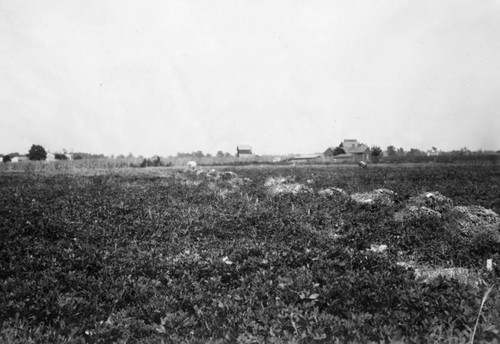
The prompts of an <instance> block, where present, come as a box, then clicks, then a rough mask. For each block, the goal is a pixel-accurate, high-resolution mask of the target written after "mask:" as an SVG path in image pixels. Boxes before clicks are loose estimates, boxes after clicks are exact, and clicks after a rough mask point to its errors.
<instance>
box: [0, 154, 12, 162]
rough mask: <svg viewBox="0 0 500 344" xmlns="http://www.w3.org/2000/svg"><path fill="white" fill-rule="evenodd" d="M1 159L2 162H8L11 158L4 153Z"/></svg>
mask: <svg viewBox="0 0 500 344" xmlns="http://www.w3.org/2000/svg"><path fill="white" fill-rule="evenodd" d="M2 161H3V162H9V161H12V158H11V157H10V155H4V156H3V157H2Z"/></svg>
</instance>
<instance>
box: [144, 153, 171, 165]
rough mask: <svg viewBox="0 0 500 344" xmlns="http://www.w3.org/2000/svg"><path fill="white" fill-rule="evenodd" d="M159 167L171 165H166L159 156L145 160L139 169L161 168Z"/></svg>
mask: <svg viewBox="0 0 500 344" xmlns="http://www.w3.org/2000/svg"><path fill="white" fill-rule="evenodd" d="M159 166H170V164H169V163H164V162H163V161H161V159H160V157H159V156H157V157H156V158H153V159H144V160H143V161H142V162H141V164H140V165H139V167H159Z"/></svg>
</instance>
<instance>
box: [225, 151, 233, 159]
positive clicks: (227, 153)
mask: <svg viewBox="0 0 500 344" xmlns="http://www.w3.org/2000/svg"><path fill="white" fill-rule="evenodd" d="M224 156H225V157H226V158H230V157H232V155H231V153H229V152H226V153H224Z"/></svg>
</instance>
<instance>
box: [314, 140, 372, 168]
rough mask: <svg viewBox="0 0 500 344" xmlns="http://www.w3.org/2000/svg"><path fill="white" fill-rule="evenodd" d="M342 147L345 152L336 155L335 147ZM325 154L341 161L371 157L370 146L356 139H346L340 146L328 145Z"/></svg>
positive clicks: (362, 159)
mask: <svg viewBox="0 0 500 344" xmlns="http://www.w3.org/2000/svg"><path fill="white" fill-rule="evenodd" d="M337 148H342V149H343V150H344V152H345V154H340V155H334V152H335V149H337ZM323 156H324V157H325V158H327V159H329V160H332V159H333V160H341V161H349V160H350V161H352V162H359V161H367V160H370V158H371V152H370V147H368V146H367V145H364V144H361V143H359V142H358V140H356V139H346V140H344V141H342V142H341V143H340V145H339V146H338V147H328V148H327V149H326V151H325V152H324V153H323Z"/></svg>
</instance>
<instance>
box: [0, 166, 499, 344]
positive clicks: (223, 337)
mask: <svg viewBox="0 0 500 344" xmlns="http://www.w3.org/2000/svg"><path fill="white" fill-rule="evenodd" d="M271 180H272V182H271ZM499 180H500V171H499V170H498V168H497V167H496V166H494V165H488V166H481V165H478V166H461V168H459V169H458V168H455V167H453V166H443V165H441V166H439V165H435V166H423V165H422V166H417V167H414V168H407V167H398V166H394V167H373V166H371V167H370V168H368V169H361V168H359V167H357V166H322V167H283V166H282V167H265V168H264V167H240V168H237V167H233V168H231V169H230V170H229V169H227V168H226V169H221V170H209V169H203V168H201V169H194V170H189V171H184V170H179V169H169V168H165V167H156V168H148V167H146V168H143V169H122V170H109V171H104V172H103V171H97V170H96V171H94V172H93V173H92V172H88V173H79V172H78V173H75V172H72V173H59V174H57V173H56V174H40V173H29V172H28V173H16V174H14V173H2V174H1V177H0V238H1V240H0V325H1V331H0V342H6V343H26V342H36V343H43V342H45V343H66V342H75V343H78V342H80V343H87V342H90V343H108V342H121V343H125V342H127V343H157V342H162V341H163V342H164V343H234V342H238V343H316V342H317V343H335V342H338V343H347V342H353V343H355V342H356V343H357V342H391V341H393V342H414V343H421V342H429V343H431V342H432V343H450V342H453V343H469V342H472V341H475V342H491V343H495V342H498V340H499V339H500V336H499V331H500V325H499V324H500V317H499V310H500V292H499V290H498V286H497V285H496V284H495V283H496V281H497V276H498V274H499V273H500V266H499V265H498V264H499V262H500V240H499V239H498V235H494V234H495V233H496V234H498V229H499V228H498V225H497V224H496V222H495V221H496V217H495V216H494V215H495V213H496V214H498V213H500V199H499V197H498V195H499V194H500V183H499V182H498V181H499ZM290 185H291V186H290ZM300 185H302V186H300ZM292 186H293V187H292ZM280 190H281V191H280ZM282 190H285V191H282ZM290 190H291V191H290ZM295 190H299V191H297V192H295ZM377 190H379V191H377ZM380 190H382V191H380ZM278 191H280V192H278ZM288 191H290V192H288ZM429 193H432V194H433V195H435V197H434V198H432V199H431V198H430V197H427V198H422V197H423V196H422V195H424V196H425V195H428V194H429ZM370 195H371V196H370ZM436 195H437V196H439V197H441V196H442V197H443V198H442V199H443V200H444V201H442V202H441V201H439V202H441V203H439V202H438V203H436V202H437V201H435V199H437V196H436ZM370 197H371V198H370ZM444 197H446V198H444ZM370 199H371V200H372V201H367V200H370ZM440 199H441V198H440ZM379 200H382V201H379ZM447 200H450V202H448V201H447ZM441 204H445V205H446V207H444V206H443V207H440V205H441ZM412 207H414V208H415V209H417V207H421V208H422V207H425V208H426V209H430V210H432V211H433V212H428V211H423V212H422V214H423V215H422V214H420V213H418V216H413V215H412V216H406V214H407V213H406V212H408V211H411V209H414V208H412ZM453 207H481V208H458V210H457V211H460V214H464V212H463V209H466V210H467V209H479V210H480V211H479V212H477V213H479V214H483V213H484V214H487V215H488V216H489V217H487V218H488V219H492V220H491V221H490V223H489V224H488V226H487V228H486V227H484V230H482V227H478V226H475V227H474V230H471V231H466V232H464V231H461V230H460V229H461V228H460V227H459V226H461V225H463V224H464V223H465V224H467V225H471V226H472V224H471V222H470V221H469V222H464V221H466V220H467V219H469V217H467V216H464V215H461V217H460V218H459V220H456V221H453V220H454V218H453V216H454V214H455V213H454V211H453V209H455V208H453ZM418 209H420V208H418ZM484 209H485V210H484ZM435 213H438V214H439V216H427V215H426V214H433V215H435ZM479 226H482V225H481V224H479ZM487 259H493V269H492V270H487V269H486V261H487Z"/></svg>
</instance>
